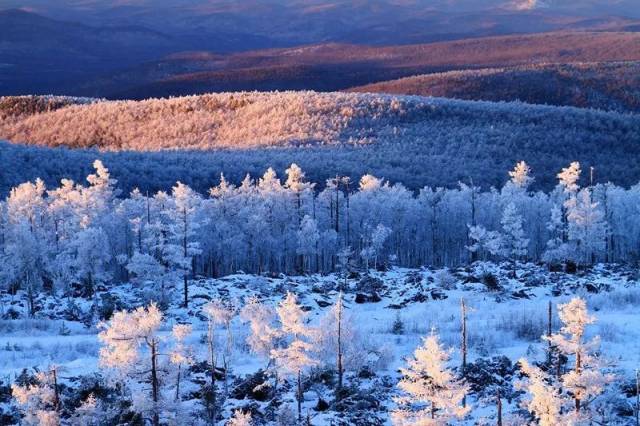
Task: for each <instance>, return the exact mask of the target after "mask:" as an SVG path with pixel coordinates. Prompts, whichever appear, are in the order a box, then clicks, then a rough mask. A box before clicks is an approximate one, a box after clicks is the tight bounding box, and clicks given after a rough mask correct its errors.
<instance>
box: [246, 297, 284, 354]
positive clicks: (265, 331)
mask: <svg viewBox="0 0 640 426" xmlns="http://www.w3.org/2000/svg"><path fill="white" fill-rule="evenodd" d="M240 318H241V319H242V320H243V321H247V322H249V328H250V333H249V335H248V336H247V344H248V345H249V347H250V348H251V351H252V352H253V353H254V354H256V355H258V356H261V357H263V358H269V357H270V356H271V350H272V349H273V348H274V345H275V342H276V339H277V337H278V335H279V332H278V329H277V328H276V325H275V320H276V313H275V311H274V309H273V308H272V307H271V306H270V305H266V304H263V303H261V302H260V301H259V300H258V299H257V298H256V297H255V296H252V297H250V298H249V299H248V300H247V301H246V303H245V305H244V306H243V308H242V309H241V311H240Z"/></svg>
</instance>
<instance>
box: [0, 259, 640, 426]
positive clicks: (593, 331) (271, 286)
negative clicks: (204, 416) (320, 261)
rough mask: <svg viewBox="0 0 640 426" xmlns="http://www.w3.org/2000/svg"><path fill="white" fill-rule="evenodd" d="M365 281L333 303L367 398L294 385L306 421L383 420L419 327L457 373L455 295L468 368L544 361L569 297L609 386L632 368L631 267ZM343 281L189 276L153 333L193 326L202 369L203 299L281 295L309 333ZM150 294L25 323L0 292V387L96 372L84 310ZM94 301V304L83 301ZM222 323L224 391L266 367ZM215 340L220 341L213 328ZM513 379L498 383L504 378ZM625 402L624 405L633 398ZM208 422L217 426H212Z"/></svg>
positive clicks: (291, 400)
mask: <svg viewBox="0 0 640 426" xmlns="http://www.w3.org/2000/svg"><path fill="white" fill-rule="evenodd" d="M487 274H490V275H491V276H493V277H496V278H497V285H498V288H495V289H493V288H492V289H490V288H488V285H487V278H486V276H487ZM371 276H372V277H374V278H379V279H381V280H382V288H380V289H379V291H377V294H378V295H379V298H380V300H379V301H377V302H375V301H371V300H368V301H366V302H365V303H357V302H362V300H360V299H367V297H369V296H370V292H367V291H366V289H363V288H362V286H363V284H362V283H363V282H364V281H362V274H360V275H358V276H356V275H352V277H351V278H350V279H348V280H347V287H346V290H345V292H344V300H345V306H346V312H347V315H348V316H349V317H351V318H352V320H353V324H354V326H355V327H354V328H355V330H356V332H357V336H358V344H359V345H360V348H361V350H362V351H365V352H367V353H366V354H365V356H364V365H360V366H359V368H358V371H351V370H349V369H348V368H347V372H346V382H347V384H352V385H354V386H356V387H358V388H359V389H360V390H361V391H363V392H365V393H368V394H369V395H370V397H371V399H372V401H370V402H369V403H361V404H359V405H354V406H353V407H351V408H349V409H348V410H347V411H346V412H344V411H343V412H338V411H335V410H334V409H333V407H331V408H329V409H328V410H325V411H319V410H318V409H317V408H318V401H319V399H324V400H325V401H329V402H331V401H332V400H333V391H332V390H331V386H330V385H327V384H323V382H322V381H321V380H319V381H314V380H311V382H312V383H311V384H310V385H309V386H306V387H305V394H304V399H305V400H304V404H303V412H305V413H308V415H309V417H310V419H311V421H312V423H313V424H330V423H332V422H333V424H336V423H339V421H340V420H342V421H343V422H345V423H346V424H384V423H388V422H389V415H388V410H390V409H393V408H394V403H393V401H392V400H391V397H392V396H394V395H397V388H396V383H397V381H398V379H399V372H398V369H399V368H400V367H401V366H403V365H404V364H405V358H406V357H407V356H409V355H411V354H412V352H413V351H414V349H415V348H416V347H417V346H418V345H419V344H420V343H421V337H423V336H426V335H428V334H429V333H430V331H431V330H435V331H436V332H437V333H438V334H439V335H440V338H441V341H442V342H443V343H444V344H445V346H447V347H451V348H453V353H452V360H451V366H452V367H458V366H459V365H460V362H461V358H460V350H459V349H460V341H461V337H460V336H461V335H460V330H461V300H462V299H464V301H465V303H466V305H467V307H468V313H467V318H468V321H467V330H468V343H469V357H468V362H469V363H470V364H473V363H474V362H475V361H476V360H478V359H490V358H493V357H497V356H500V355H504V356H506V357H508V358H509V359H510V360H511V361H512V362H514V363H515V362H516V361H517V360H518V359H519V358H521V357H526V358H528V359H529V360H530V361H536V360H540V361H541V360H544V359H545V357H546V351H545V349H546V343H545V342H543V341H542V340H541V338H540V337H541V336H542V335H543V334H544V333H545V332H546V329H547V309H548V303H549V301H551V302H552V304H553V309H554V315H553V318H554V320H553V328H554V331H557V329H558V328H559V326H560V325H559V320H558V317H557V312H556V305H557V304H558V303H564V302H567V301H568V300H569V299H570V298H572V297H575V296H580V297H582V298H584V299H585V300H586V302H587V306H588V308H589V310H590V312H591V313H593V314H594V315H595V316H596V317H597V322H596V323H595V324H594V325H593V326H591V327H589V328H588V332H587V338H589V337H592V336H595V335H599V336H600V337H601V339H602V344H601V353H602V354H603V355H604V356H605V357H606V358H607V360H609V361H610V362H611V363H612V364H614V365H615V370H616V372H617V374H618V380H617V383H618V384H623V383H626V382H632V381H633V379H634V377H635V373H634V371H635V369H636V368H637V366H638V365H640V330H639V329H638V308H639V307H640V285H639V284H640V282H639V281H638V278H639V274H638V272H637V270H635V269H632V268H628V267H623V266H616V265H606V266H605V265H599V266H596V267H594V268H592V269H591V270H589V271H587V272H580V273H577V274H567V273H564V272H548V271H547V270H546V268H545V267H543V266H536V265H531V264H529V265H521V266H520V267H519V269H518V272H517V278H510V277H509V276H510V271H509V265H506V264H505V265H495V264H491V263H476V264H474V265H473V266H471V267H467V268H459V269H455V270H450V271H442V270H434V269H426V268H423V269H420V270H415V269H413V270H412V269H401V268H394V269H392V270H390V271H386V272H372V273H371ZM483 277H485V278H483ZM343 282H344V279H343V278H342V277H341V276H338V275H335V274H332V275H326V276H321V275H312V276H305V277H289V276H279V277H263V276H255V275H245V274H237V275H232V276H228V277H224V278H220V279H201V280H194V281H192V282H191V284H190V306H189V308H188V309H184V308H182V307H181V306H180V304H179V301H180V300H181V299H180V297H179V296H178V295H179V294H180V293H179V292H180V291H181V287H180V285H178V286H177V288H176V289H175V290H174V291H175V293H176V296H175V297H172V298H170V299H169V300H172V302H171V303H169V305H168V307H167V308H166V310H165V322H164V324H163V326H162V331H161V333H160V335H161V336H163V337H166V339H167V341H168V340H169V338H170V331H171V327H172V326H173V325H174V324H176V323H187V322H188V323H191V324H193V329H194V332H193V334H192V335H191V337H190V338H189V339H188V341H187V343H188V344H190V345H192V346H193V347H194V349H195V354H194V358H195V360H196V361H197V362H202V361H205V360H206V359H207V347H206V345H205V344H204V343H203V341H202V339H203V336H206V333H207V322H206V317H205V316H204V315H203V314H202V306H203V305H204V304H205V303H207V302H208V301H209V300H211V299H216V298H222V299H225V300H232V301H235V303H236V305H241V304H242V301H243V300H246V298H247V297H249V296H252V295H257V296H258V297H259V298H260V299H261V300H263V301H264V302H266V303H268V304H273V305H276V304H277V303H278V302H280V301H281V300H282V299H283V296H284V295H285V294H286V292H287V291H290V292H292V293H295V294H296V295H297V296H298V300H299V302H300V303H301V304H302V305H303V306H304V309H305V310H307V312H308V315H309V320H310V323H309V325H311V326H314V327H317V326H321V324H322V322H321V319H322V317H323V316H324V315H325V314H326V313H327V311H328V310H329V309H331V305H333V303H334V302H335V300H336V297H337V295H338V293H339V287H340V285H341V284H342V283H343ZM489 284H491V282H490V283H489ZM152 297H153V296H152V295H151V294H150V292H149V289H145V288H140V287H137V286H133V285H130V284H124V285H118V286H114V287H112V288H103V289H101V290H100V291H99V292H98V293H97V294H96V295H95V296H94V299H93V300H86V299H82V298H71V297H61V298H56V297H53V296H44V295H43V296H40V297H39V298H38V300H37V306H38V307H39V310H38V312H37V314H36V316H35V318H28V317H27V312H28V309H27V306H28V305H27V299H26V295H25V294H22V293H19V294H18V295H9V294H6V293H3V294H1V297H0V315H1V317H2V318H3V319H2V320H1V321H0V378H4V379H2V380H3V381H4V382H5V384H6V382H10V381H13V380H14V379H15V377H16V375H17V374H19V373H20V372H21V371H22V370H23V369H31V368H38V369H41V370H46V369H48V368H50V366H51V365H57V366H58V370H59V371H60V373H59V375H60V377H61V382H62V383H65V384H68V385H69V386H71V387H73V386H74V383H75V380H76V378H77V377H78V376H81V375H89V374H91V373H95V372H100V373H102V372H103V370H101V368H100V367H99V364H98V353H99V348H100V342H99V340H98V337H97V333H98V328H97V323H98V318H99V316H100V309H103V308H98V309H93V310H92V306H94V305H95V306H99V307H104V306H105V305H109V306H113V307H115V308H116V309H132V308H135V307H137V306H144V305H146V304H147V303H148V302H149V299H150V298H152ZM374 300H375V299H374ZM95 301H98V302H97V303H95V304H94V302H95ZM105 301H108V302H109V303H106V302H105ZM232 324H233V325H232V332H233V336H234V338H233V342H234V345H233V346H234V350H233V354H232V357H231V363H230V365H231V367H230V371H231V374H232V376H231V377H230V379H229V383H230V388H233V387H234V386H237V385H238V384H239V383H241V380H240V379H241V378H242V377H244V376H246V375H250V374H253V373H255V372H256V371H257V370H258V369H260V368H264V367H265V366H266V364H267V360H264V359H260V358H258V357H256V356H254V355H253V354H251V353H250V351H249V349H248V346H247V345H246V343H245V339H246V337H247V335H248V333H249V329H248V327H247V325H246V324H243V323H242V321H241V320H240V318H238V317H236V318H235V319H234V320H233V323H232ZM218 334H219V335H223V334H224V333H223V331H222V330H220V331H219V333H218ZM318 374H319V373H318ZM205 377H206V375H205V374H204V373H203V372H202V371H196V370H195V369H192V371H191V373H190V374H189V375H188V376H187V380H186V384H185V385H184V388H183V397H182V400H183V402H182V404H183V407H182V410H187V411H189V410H192V412H193V413H195V412H197V411H198V410H201V405H200V402H199V401H198V400H197V399H196V398H191V396H193V395H194V393H193V392H195V391H197V389H198V388H199V386H200V385H201V384H202V382H203V381H206V378H205ZM515 379H516V377H509V380H513V381H515ZM294 385H295V383H293V382H286V381H285V382H284V383H283V385H282V389H283V390H285V393H284V394H283V395H282V397H281V401H280V402H281V405H282V406H287V405H289V406H290V408H291V410H293V412H295V410H296V406H295V396H294V395H295V394H294V391H295V386H294ZM140 386H141V387H140V389H141V391H143V392H148V386H147V385H146V384H144V383H143V384H141V385H140ZM163 387H164V388H165V391H166V392H175V391H173V390H171V389H173V388H172V382H171V381H170V380H169V379H167V381H166V383H164V384H163ZM367 390H369V391H367ZM232 394H233V392H232ZM1 402H2V400H1V399H0V403H1ZM469 402H470V403H471V405H472V406H473V410H472V412H471V415H470V416H469V417H468V418H467V420H466V421H465V424H481V423H482V422H483V421H486V422H487V424H492V422H495V401H493V400H491V398H488V399H487V398H478V395H474V394H472V395H470V397H469ZM628 403H629V404H632V403H633V399H629V401H628ZM250 404H255V406H254V407H253V408H254V410H258V411H261V412H262V414H263V415H264V419H269V417H268V414H267V413H268V412H269V409H270V407H269V406H270V403H269V402H268V401H264V402H260V401H251V400H249V399H244V400H235V399H233V398H232V397H229V398H227V400H226V401H225V402H224V409H223V413H224V415H225V416H229V415H230V414H229V413H230V412H231V410H232V409H233V408H234V407H246V406H248V405H250ZM0 407H1V408H3V409H5V410H7V409H9V408H11V407H10V404H8V403H6V402H5V403H4V404H2V405H0ZM517 408H518V398H516V399H514V400H512V401H510V402H507V401H505V407H504V410H505V415H508V414H509V413H510V412H513V411H514V410H517ZM280 410H281V408H280ZM1 413H2V412H1V411H0V414H1ZM195 418H196V414H193V416H192V419H193V421H191V420H189V421H185V420H184V417H183V418H182V419H183V420H181V421H179V422H178V423H179V424H191V423H196V421H195ZM483 419H484V420H483ZM491 419H494V420H491ZM626 420H629V423H631V420H633V419H632V418H631V417H629V418H623V417H622V415H621V416H620V424H626V423H625V422H626ZM220 424H224V422H223V421H222V420H221V423H220Z"/></svg>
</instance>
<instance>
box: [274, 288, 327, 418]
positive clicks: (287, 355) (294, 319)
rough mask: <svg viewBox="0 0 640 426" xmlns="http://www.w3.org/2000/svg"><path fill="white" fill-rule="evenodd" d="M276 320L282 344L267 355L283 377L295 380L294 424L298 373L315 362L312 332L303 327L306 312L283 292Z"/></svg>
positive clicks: (300, 391) (300, 386) (299, 416)
mask: <svg viewBox="0 0 640 426" xmlns="http://www.w3.org/2000/svg"><path fill="white" fill-rule="evenodd" d="M276 312H277V313H278V319H279V321H280V333H281V335H282V336H283V345H282V346H281V347H279V348H276V349H273V350H272V352H271V356H272V357H273V358H274V359H275V361H276V364H277V366H278V369H279V371H281V372H282V373H283V374H284V375H285V376H289V377H297V382H298V391H297V398H296V399H297V401H298V421H302V399H303V394H302V373H303V372H304V371H305V370H306V369H307V368H308V367H311V366H314V365H316V364H317V363H318V362H317V361H316V360H315V359H314V358H313V345H312V344H311V343H310V342H311V339H312V337H313V330H312V329H310V328H309V327H308V326H307V325H306V317H307V315H306V313H305V312H304V311H303V310H302V308H301V306H300V305H299V304H298V298H297V297H296V295H295V294H293V293H291V292H287V296H286V297H285V299H284V300H282V301H281V302H280V303H279V304H278V307H277V308H276Z"/></svg>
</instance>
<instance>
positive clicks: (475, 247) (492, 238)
mask: <svg viewBox="0 0 640 426" xmlns="http://www.w3.org/2000/svg"><path fill="white" fill-rule="evenodd" d="M469 240H470V241H471V245H469V246H467V249H468V250H469V251H471V252H474V253H478V252H479V253H482V257H481V258H482V259H483V260H486V254H487V253H488V254H491V255H492V256H499V255H500V254H501V250H502V235H501V234H500V233H499V232H498V231H488V230H487V229H486V228H485V227H484V226H482V225H476V226H470V227H469Z"/></svg>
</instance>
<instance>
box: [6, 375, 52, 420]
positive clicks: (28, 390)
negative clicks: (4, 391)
mask: <svg viewBox="0 0 640 426" xmlns="http://www.w3.org/2000/svg"><path fill="white" fill-rule="evenodd" d="M54 388H55V383H54V381H53V376H52V374H51V372H38V373H37V374H36V376H35V383H33V384H25V385H18V384H13V385H11V394H12V395H13V398H14V399H15V400H16V402H17V403H18V406H19V407H20V409H21V411H22V413H23V414H24V418H23V422H24V424H25V425H33V426H58V425H60V415H59V413H58V409H57V405H58V401H56V398H57V393H56V390H55V389H54ZM21 424H22V423H21Z"/></svg>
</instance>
